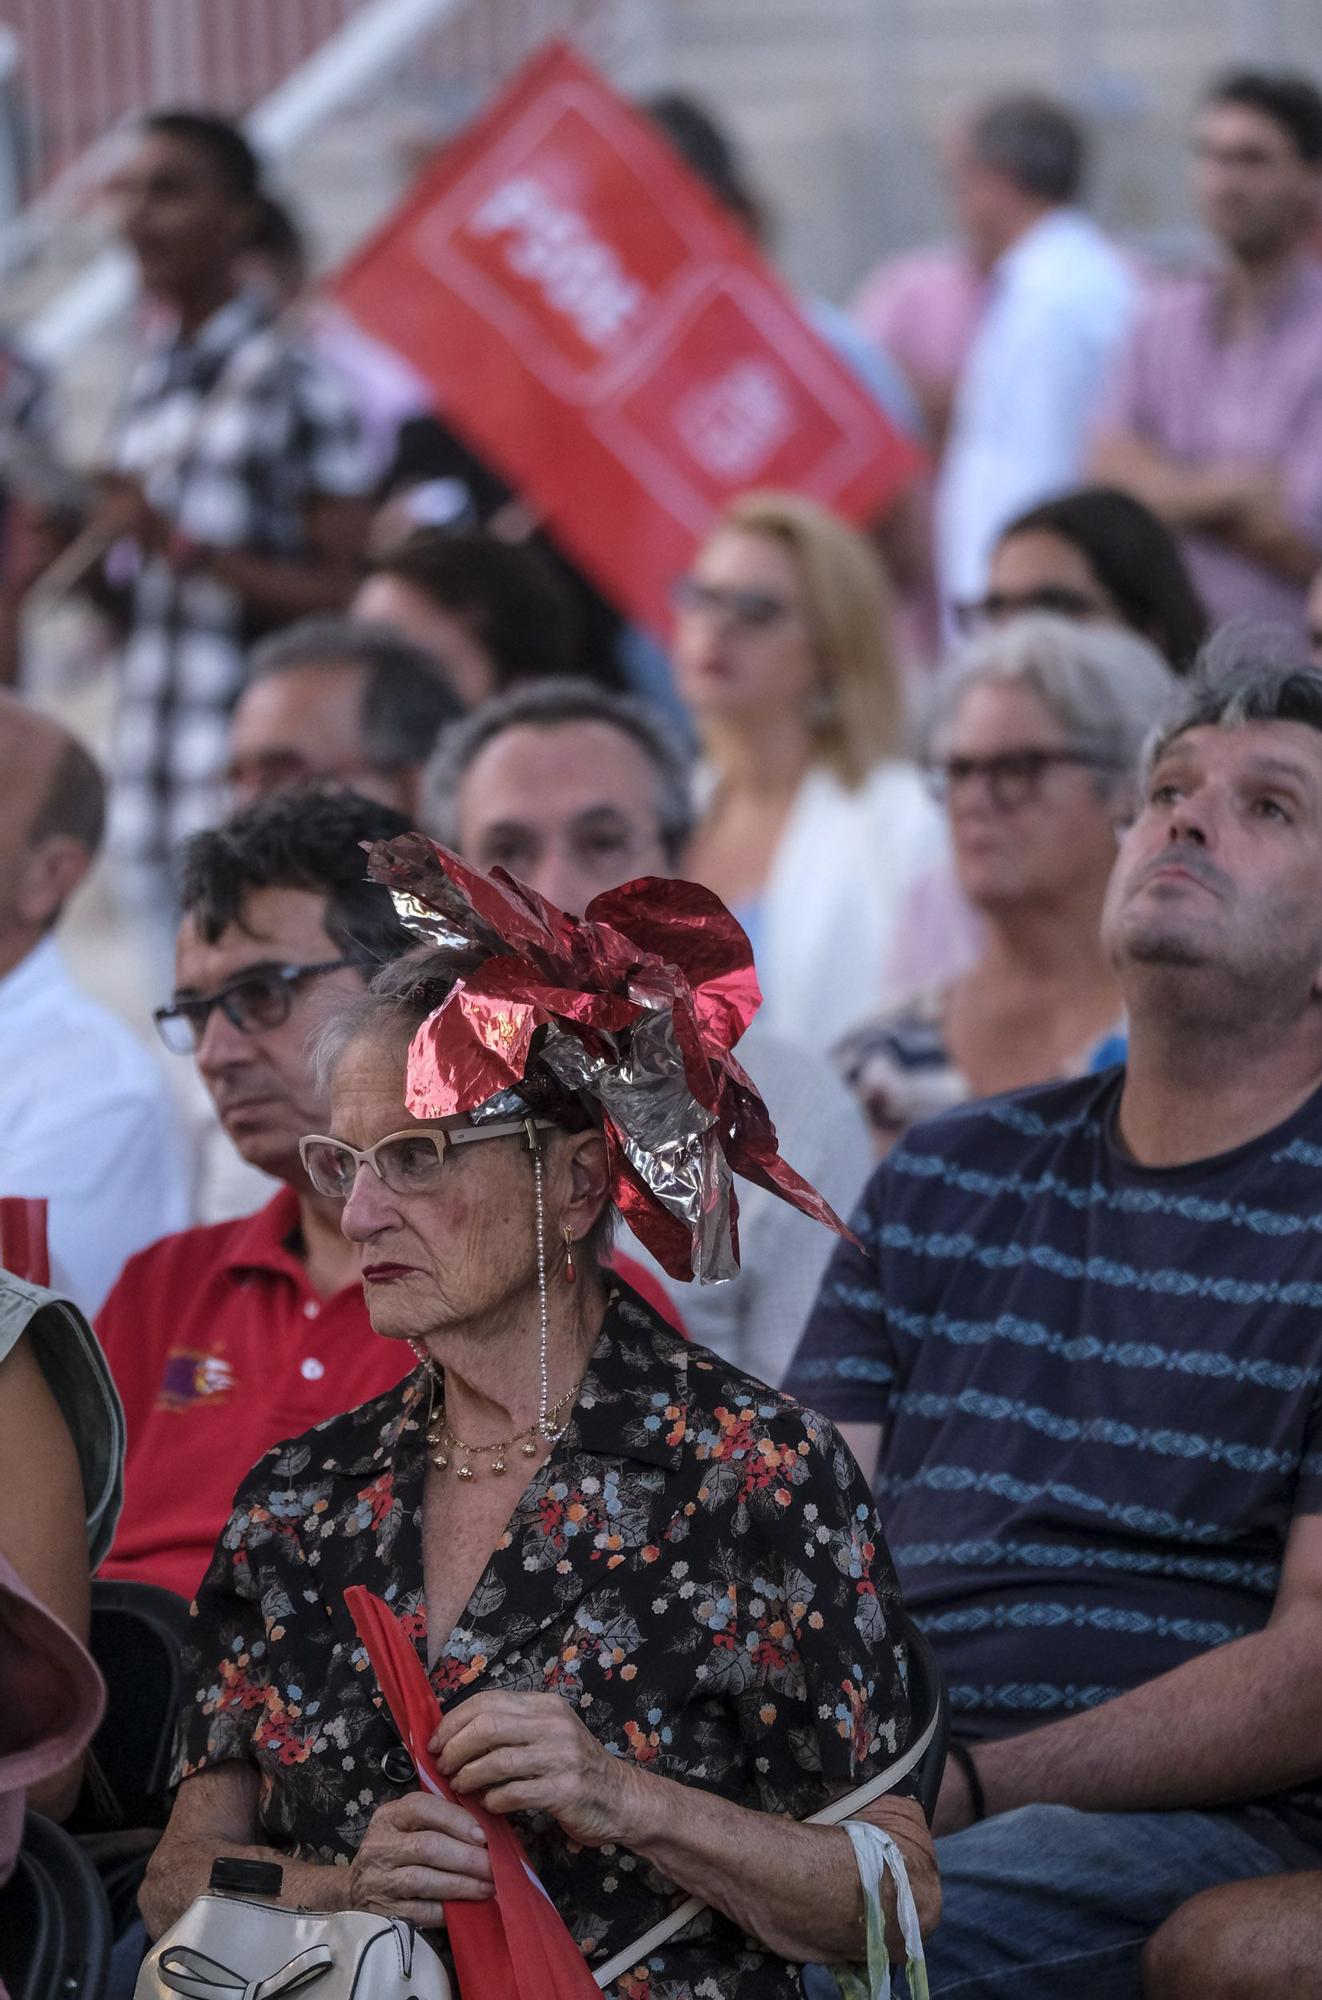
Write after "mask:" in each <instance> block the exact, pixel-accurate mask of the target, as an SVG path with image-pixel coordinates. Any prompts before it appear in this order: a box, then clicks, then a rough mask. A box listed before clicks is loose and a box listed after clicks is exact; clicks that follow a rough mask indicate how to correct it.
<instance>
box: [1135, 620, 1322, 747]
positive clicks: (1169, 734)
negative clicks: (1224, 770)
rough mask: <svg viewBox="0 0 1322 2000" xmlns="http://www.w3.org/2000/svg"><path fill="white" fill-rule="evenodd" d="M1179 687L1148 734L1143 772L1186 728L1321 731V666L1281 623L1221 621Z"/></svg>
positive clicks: (1293, 633)
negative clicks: (1281, 725)
mask: <svg viewBox="0 0 1322 2000" xmlns="http://www.w3.org/2000/svg"><path fill="white" fill-rule="evenodd" d="M1180 692H1181V697H1182V699H1181V700H1180V703H1179V706H1178V707H1177V708H1175V709H1174V710H1173V711H1172V712H1171V714H1170V715H1169V717H1168V718H1167V719H1166V720H1165V722H1164V724H1162V725H1161V726H1159V727H1158V728H1156V729H1154V730H1153V731H1152V732H1151V734H1150V736H1149V738H1148V742H1147V745H1146V748H1145V750H1144V754H1143V769H1144V773H1145V774H1146V773H1148V772H1150V771H1151V770H1152V767H1153V766H1154V765H1155V764H1156V763H1157V761H1158V760H1159V759H1160V758H1161V757H1163V756H1164V755H1165V754H1166V752H1167V750H1169V749H1170V747H1171V744H1172V743H1174V742H1175V741H1176V739H1177V738H1178V737H1181V736H1184V735H1185V734H1187V732H1188V731H1189V730H1191V729H1237V728H1239V727H1241V726H1242V725H1243V724H1244V723H1246V722H1300V723H1302V724H1303V725H1304V727H1305V728H1307V729H1316V730H1318V731H1322V672H1319V670H1318V668H1317V667H1316V666H1314V665H1313V663H1312V661H1311V660H1310V659H1309V658H1308V656H1307V655H1306V654H1305V653H1304V652H1303V651H1302V650H1301V647H1300V641H1299V636H1298V634H1297V633H1295V632H1293V631H1288V630H1287V629H1285V628H1284V627H1280V626H1274V625H1267V626H1256V627H1255V626H1252V625H1246V624H1244V623H1242V622H1240V623H1236V624H1233V625H1229V626H1226V627H1224V628H1223V629H1222V630H1221V631H1220V632H1218V633H1217V634H1216V635H1215V636H1214V637H1213V638H1212V639H1211V640H1209V642H1208V644H1207V645H1206V646H1205V647H1204V648H1203V650H1202V652H1201V653H1200V654H1199V656H1198V660H1197V662H1196V664H1195V667H1194V671H1193V673H1192V674H1191V675H1190V677H1189V679H1188V680H1186V681H1184V682H1182V683H1181V684H1180Z"/></svg>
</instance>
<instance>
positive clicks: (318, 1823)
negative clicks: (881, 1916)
mask: <svg viewBox="0 0 1322 2000" xmlns="http://www.w3.org/2000/svg"><path fill="white" fill-rule="evenodd" d="M428 1393H429V1387H428V1381H427V1377H426V1375H425V1374H424V1373H423V1371H422V1370H421V1369H419V1370H418V1371H417V1372H416V1373H415V1374H413V1375H411V1376H409V1377H408V1378H407V1379H406V1380H405V1381H404V1382H403V1383H401V1384H400V1385H399V1386H398V1387H396V1388H395V1389H393V1390H391V1391H390V1392H389V1393H388V1394H386V1395H383V1396H379V1397H377V1399H376V1400H375V1401H374V1402H371V1403H365V1404H363V1405H362V1406H361V1407H360V1408H358V1409H356V1410H351V1411H349V1412H348V1414H347V1415H345V1416H340V1417H335V1418H332V1419H331V1420H330V1421H329V1422H328V1423H323V1424H320V1425H318V1427H317V1428H316V1429H315V1430H311V1431H308V1432H306V1433H305V1434H304V1435H303V1436H302V1437H299V1438H295V1439H294V1440H293V1442H292V1443H288V1444H281V1445H277V1446H276V1447H275V1448H274V1449H273V1450H272V1451H269V1452H268V1453H267V1454H266V1456H265V1458H263V1459H262V1460H261V1462H260V1464H259V1465H258V1466H257V1467H256V1468H255V1469H254V1471H253V1472H252V1473H251V1474H250V1475H249V1476H248V1478H247V1479H246V1480H245V1481H244V1484H243V1485H242V1487H241V1488H240V1490H239V1493H238V1496H237V1498H236V1501H235V1507H234V1512H233V1514H232V1515H231V1517H230V1520H229V1523H228V1525H227V1527H226V1528H225V1531H224V1533H223V1534H222V1536H221V1538H220V1541H219V1543H218V1545H217V1548H216V1552H215V1555H214V1557H213V1559H212V1562H211V1567H210V1568H209V1570H208V1571H207V1574H206V1577H205V1578H204V1580H203V1583H202V1586H201V1589H200V1590H199V1592H198V1596H197V1601H196V1603H195V1604H194V1607H193V1630H192V1634H191V1643H190V1648H189V1651H188V1654H187V1656H186V1659H185V1672H184V1688H185V1691H186V1695H185V1703H186V1705H185V1710H184V1714H183V1718H182V1720H181V1724H180V1737H179V1745H178V1754H177V1760H176V1777H177V1778H188V1777H190V1776H192V1775H193V1774H194V1773H196V1772H199V1771H204V1770H208V1769H211V1768H213V1767H215V1766H216V1765H218V1764H222V1763H224V1762H225V1761H227V1760H229V1759H236V1758H237V1759H243V1760H247V1761H249V1762H251V1763H252V1764H255V1765H256V1767H257V1769H258V1771H259V1773H260V1779H261V1782H260V1787H259V1805H258V1811H259V1817H260V1822H261V1829H262V1838H263V1840H264V1841H265V1842H266V1843H267V1844H268V1845H270V1846H272V1847H275V1848H278V1849H282V1850H284V1851H286V1852H289V1853H291V1854H297V1855H298V1856H300V1857H301V1858H302V1859H304V1860H309V1861H324V1862H346V1861H347V1860H348V1859H349V1857H350V1856H352V1854H353V1853H354V1852H355V1850H356V1848H357V1846H358V1844H359V1842H360V1840H361V1839H362V1836H363V1834H364V1832H365V1830H366V1828H367V1824H368V1821H369V1820H370V1819H371V1817H372V1814H373V1812H374V1811H375V1810H376V1808H377V1807H378V1806H380V1805H382V1804H384V1803H385V1801H386V1800H388V1799H392V1798H397V1797H399V1796H400V1795H401V1794H402V1793H403V1792H406V1791H409V1790H411V1789H414V1788H415V1781H414V1780H413V1776H412V1772H411V1768H410V1766H409V1763H408V1759H407V1756H406V1754H405V1753H404V1751H403V1746H402V1745H401V1744H400V1742H399V1740H398V1738H397V1736H396V1735H395V1732H394V1728H393V1725H392V1723H391V1721H390V1719H389V1716H388V1714H387V1713H386V1712H385V1710H384V1708H383V1705H382V1702H381V1697H380V1695H379V1694H378V1692H377V1690H376V1685H375V1681H374V1679H373V1677H372V1675H371V1671H370V1668H369V1667H368V1663H367V1659H366V1655H365V1653H364V1651H363V1649H362V1647H361V1645H360V1644H359V1641H358V1639H357V1635H356V1633H355V1631H354V1628H353V1625H352V1623H351V1620H350V1618H349V1614H348V1612H347V1611H346V1610H345V1607H344V1602H343V1592H344V1589H345V1586H346V1585H348V1584H352V1583H362V1584H366V1585H367V1586H368V1588H369V1589H371V1590H373V1591H375V1592H376V1593H377V1594H378V1595H379V1596H380V1597H382V1598H384V1599H385V1600H386V1602H387V1603H389V1604H390V1605H391V1606H392V1607H393V1609H394V1610H395V1612H396V1615H397V1616H399V1617H400V1618H401V1619H402V1620H403V1621H404V1624H405V1626H406V1628H407V1630H408V1631H409V1633H410V1635H411V1636H412V1637H413V1639H414V1641H415V1643H416V1644H417V1647H418V1651H419V1654H420V1656H421V1658H422V1659H423V1661H424V1662H425V1661H426V1658H427V1605H426V1599H425V1595H424V1592H423V1588H422V1534H421V1518H422V1493H423V1475H424V1471H425V1457H424V1447H425V1439H424V1430H425V1426H426V1421H427V1415H428ZM900 1614H901V1605H900V1596H899V1589H898V1586H897V1584H896V1581H895V1574H894V1571H893V1569H892V1567H891V1561H890V1556H889V1554H888V1552H887V1549H886V1545H885V1543H884V1541H883V1539H882V1534H881V1530H880V1528H879V1526H878V1524H877V1521H876V1517H875V1515H874V1513H873V1509H872V1502H871V1498H870V1495H869V1493H868V1490H867V1486H866V1484H865V1482H864V1480H863V1478H862V1476H861V1474H860V1473H859V1471H858V1468H857V1467H856V1465H855V1464H854V1461H853V1459H852V1457H851V1456H850V1454H849V1453H848V1451H846V1449H845V1448H844V1446H843V1445H842V1443H841V1442H840V1439H839V1437H838V1436H837V1434H836V1432H835V1431H834V1430H833V1429H832V1427H831V1425H830V1424H829V1423H827V1422H826V1421H825V1419H824V1418H822V1417H819V1416H816V1415H815V1414H814V1413H813V1412H812V1411H810V1410H805V1409H803V1408H802V1407H801V1406H800V1405H798V1404H796V1403H794V1402H792V1401H791V1400H790V1399H789V1398H788V1397H786V1396H783V1395H780V1394H779V1393H777V1392H776V1391H774V1390H771V1389H768V1388H766V1387H764V1386H763V1385H762V1384H761V1383H759V1382H755V1381H753V1380H752V1379H751V1378H749V1377H747V1376H743V1375H740V1374H739V1373H737V1372H736V1371H735V1370H733V1369H731V1368H730V1367H729V1366H728V1365H727V1364H726V1363H725V1362H723V1361H721V1360H720V1359H719V1357H718V1356H716V1355H714V1354H711V1353H709V1352H707V1351H706V1350H704V1349H702V1348H700V1347H693V1346H689V1345H688V1344H687V1343H686V1342H684V1341H683V1340H681V1339H679V1338H678V1337H677V1336H676V1335H674V1334H673V1333H672V1332H671V1331H670V1330H669V1329H668V1328H667V1327H665V1325H664V1324H663V1322H662V1321H661V1320H660V1319H659V1318H657V1316H656V1315H655V1314H653V1313H652V1312H651V1311H650V1309H648V1308H647V1307H646V1306H644V1305H643V1303H642V1301H641V1300H639V1299H638V1298H637V1297H636V1296H635V1295H634V1294H633V1293H631V1292H630V1291H628V1290H627V1289H623V1288H622V1289H621V1290H620V1291H618V1292H616V1293H615V1294H614V1295H613V1296H612V1300H611V1304H610V1306H609V1308H608V1311H607V1314H606V1319H605V1322H604V1325H603V1327H602V1331H601V1336H600V1339H599V1341H598V1343H597V1347H596V1350H595V1352H594V1355H593V1358H592V1362H591V1364H590V1366H589V1369H588V1372H587V1375H586V1376H585V1378H584V1381H583V1384H582V1387H581V1390H580V1392H579V1397H578V1401H577V1403H576V1405H575V1408H574V1411H573V1415H572V1418H571V1420H570V1423H569V1426H568V1428H567V1429H566V1431H565V1433H564V1435H563V1436H562V1438H561V1440H560V1442H559V1444H558V1445H557V1446H556V1448H555V1450H554V1451H553V1453H552V1455H551V1457H550V1459H549V1460H548V1461H547V1463H546V1464H545V1465H544V1466H542V1467H541V1468H540V1470H539V1471H538V1472H537V1474H536V1476H535V1477H534V1479H533V1481H532V1483H531V1485H530V1486H529V1487H528V1488H527V1490H526V1491H525V1493H524V1494H523V1496H522V1498H521V1499H520V1500H519V1502H518V1504H517V1506H516V1507H515V1509H514V1512H513V1514H512V1515H511V1518H510V1521H509V1524H508V1526H507V1528H506V1530H505V1532H504V1534H503V1535H502V1537H501V1539H500V1542H499V1544H498V1545H497V1547H496V1550H495V1553H494V1554H493V1556H492V1558H491V1561H490V1563H489V1564H488V1566H487V1569H486V1571H485V1573H484V1574H483V1576H482V1577H481V1579H480V1581H479V1582H478V1584H477V1587H476V1589H475V1590H474V1592H473V1595H472V1597H471V1598H470V1599H469V1602H468V1604H467V1606H466V1607H465V1610H464V1612H463V1613H462V1614H461V1616H460V1619H459V1623H458V1624H457V1625H456V1627H455V1630H454V1632H453V1634H452V1635H451V1637H450V1640H449V1643H448V1645H447V1646H446V1647H445V1649H444V1650H443V1651H442V1652H441V1653H440V1654H439V1656H438V1658H437V1659H436V1662H435V1664H434V1666H433V1667H432V1669H431V1682H432V1686H433V1688H434V1689H435V1692H436V1695H437V1698H438V1700H439V1701H440V1703H441V1706H442V1707H444V1706H445V1705H446V1704H447V1703H451V1702H455V1701H462V1700H463V1699H464V1698H465V1697H466V1696H468V1695H470V1694H474V1693H476V1692H478V1691H479V1690H480V1689H483V1688H505V1689H511V1690H516V1691H518V1690H527V1691H536V1692H542V1691H546V1690H554V1691H555V1692H556V1693H558V1694H561V1695H563V1697H564V1698H565V1700H566V1701H569V1702H572V1703H573V1705H574V1707H575V1709H576V1710H577V1711H578V1714H579V1715H580V1717H581V1718H582V1720H583V1722H584V1723H585V1724H586V1726H587V1727H588V1728H589V1729H590V1730H591V1731H592V1733H593V1735H594V1736H595V1737H597V1739H598V1741H599V1742H601V1743H602V1744H604V1745H605V1746H606V1748H607V1749H608V1750H610V1751H611V1752H612V1753H613V1754H614V1755H616V1756H619V1757H630V1758H633V1759H634V1760H635V1761H636V1762H637V1763H639V1764H642V1765H644V1766H646V1767H647V1768H649V1769H651V1770H654V1771H658V1772H661V1773H663V1774H664V1775H665V1776H667V1777H669V1778H673V1779H676V1780H678V1781H679V1782H680V1783H681V1784H686V1785H695V1786H699V1787H702V1788H704V1789H706V1790H708V1791H712V1792H716V1793H719V1794H720V1795H721V1796H723V1797H725V1798H729V1799H732V1800H734V1801H736V1802H737V1803H738V1804H740V1805H743V1806H747V1807H751V1808H754V1809H755V1810H760V1811H763V1812H768V1813H780V1814H788V1815H791V1816H792V1817H794V1818H795V1819H802V1818H805V1817H806V1816H807V1815H808V1814H810V1813H813V1812H815V1811H817V1810H818V1809H819V1808H820V1807H822V1806H824V1805H826V1804H827V1803H829V1801H830V1800H831V1799H833V1798H837V1797H840V1796H842V1795H843V1794H844V1793H845V1792H847V1791H849V1790H851V1789H853V1787H854V1786H856V1785H859V1784H862V1783H863V1781H864V1780H865V1779H866V1778H868V1777H869V1776H871V1775H872V1774H873V1773H874V1772H875V1771H877V1770H879V1769H880V1768H881V1767H882V1766H883V1765H884V1764H885V1763H887V1762H889V1761H890V1760H891V1759H892V1758H893V1757H894V1756H895V1755H896V1754H897V1753H898V1752H899V1751H901V1750H903V1749H904V1747H905V1745H906V1742H907V1741H908V1740H909V1736H910V1733H911V1716H910V1709H909V1702H908V1698H907V1695H906V1693H905V1670H906V1656H905V1650H904V1645H903V1641H902V1639H901V1637H900ZM902 1789H903V1788H902ZM513 1819H514V1824H515V1825H516V1826H517V1828H518V1830H519V1832H520V1835H521V1837H522V1839H523V1842H524V1845H525V1847H526V1849H527V1852H528V1856H529V1859H530V1861H531V1863H532V1866H533V1867H534V1868H535V1869H536V1870H537V1872H538V1874H539V1876H540V1877H541V1879H542V1882H543V1883H544V1885H545V1887H546V1889H547V1891H548V1893H549V1894H550V1896H551V1899H552V1901H553V1902H554V1903H555V1905H556V1908H557V1909H558V1910H559V1911H560V1913H561V1915H562V1917H563V1918H564V1920H565V1922H566V1923H567V1924H568V1925H569V1927H570V1929H571V1931H572V1932H573V1934H574V1936H575V1938H576V1940H577V1941H578V1943H579V1946H580V1948H581V1949H582V1951H583V1952H584V1954H585V1956H586V1957H587V1959H588V1962H589V1964H592V1963H594V1962H597V1963H600V1962H604V1960H605V1959H606V1958H608V1957H610V1956H611V1955H612V1954H613V1953H615V1952H616V1951H619V1950H622V1949H624V1947H626V1946H627V1945H628V1943H629V1941H630V1939H631V1938H633V1937H636V1936H638V1935H640V1934H641V1933H642V1932H643V1931H645V1930H646V1929H648V1927H649V1926H650V1925H651V1924H653V1923H654V1922H656V1921H657V1920H658V1919H659V1918H660V1917H661V1916H663V1915H664V1914H665V1912H666V1911H667V1910H668V1909H669V1908H671V1907H672V1906H673V1903H674V1902H675V1900H677V1899H678V1897H679V1895H680V1894H681V1892H680V1891H679V1890H677V1889H676V1887H675V1885H674V1884H673V1883H671V1882H669V1881H668V1880H666V1879H665V1877H664V1876H662V1875H660V1874H659V1873H658V1872H657V1871H656V1870H655V1869H654V1868H652V1867H651V1866H650V1865H649V1864H648V1863H647V1862H646V1861H644V1860H642V1859H640V1858H639V1857H638V1856H637V1855H634V1854H632V1853H630V1852H628V1851H626V1850H624V1849H622V1848H619V1847H616V1846H611V1845H607V1846H605V1847H600V1848H580V1847H576V1846H575V1845H574V1844H573V1842H572V1841H570V1840H569V1839H568V1838H567V1837H566V1836H565V1835H564V1834H563V1833H562V1832H561V1830H560V1828H559V1826H558V1825H557V1824H556V1822H555V1821H554V1820H552V1819H551V1818H550V1817H549V1816H548V1815H544V1814H537V1813H520V1814H515V1815H514V1816H513ZM615 1991H616V1992H617V1994H619V1995H620V1996H621V1997H622V2000H790V1996H796V2000H797V1996H800V1995H801V1994H802V1992H803V1985H802V1978H801V1968H800V1967H798V1966H796V1965H790V1964H787V1963H786V1962H785V1961H783V1960H781V1959H778V1958H774V1957H772V1956H770V1955H769V1954H768V1953H766V1952H765V1951H764V1950H762V1949H761V1948H760V1947H759V1946H757V1945H756V1944H755V1943H754V1942H753V1941H752V1940H751V1939H749V1938H746V1937H744V1936H743V1935H742V1934H741V1933H740V1931H739V1930H738V1928H737V1927H736V1926H735V1925H734V1924H733V1923H731V1922H730V1921H728V1920H727V1919H726V1918H725V1917H723V1916H720V1915H718V1914H717V1913H715V1912H711V1911H708V1912H705V1913H704V1914H703V1915H702V1916H700V1917H698V1918H696V1919H695V1920H694V1922H693V1923H692V1924H691V1925H690V1926H689V1927H688V1928H687V1929H686V1930H685V1931H683V1932H681V1933H680V1935H679V1937H678V1938H677V1939H675V1940H673V1941H672V1942H671V1943H669V1944H667V1945H666V1946H664V1947H663V1948H662V1949H661V1950H659V1951H657V1952H656V1953H654V1954H653V1956H652V1958H651V1959H650V1960H649V1961H648V1962H647V1963H646V1964H645V1965H641V1966H640V1967H639V1968H638V1969H637V1971H636V1972H634V1973H631V1974H626V1975H625V1976H624V1977H623V1978H622V1979H620V1980H619V1981H618V1982H617V1984H616V1987H615Z"/></svg>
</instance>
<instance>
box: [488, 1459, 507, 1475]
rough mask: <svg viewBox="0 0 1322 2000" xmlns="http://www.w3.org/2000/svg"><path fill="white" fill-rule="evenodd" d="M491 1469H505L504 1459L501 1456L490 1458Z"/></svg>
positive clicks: (497, 1470)
mask: <svg viewBox="0 0 1322 2000" xmlns="http://www.w3.org/2000/svg"><path fill="white" fill-rule="evenodd" d="M491 1470H492V1471H493V1472H503V1471H504V1470H505V1461H504V1459H503V1458H493V1459H492V1461H491Z"/></svg>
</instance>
